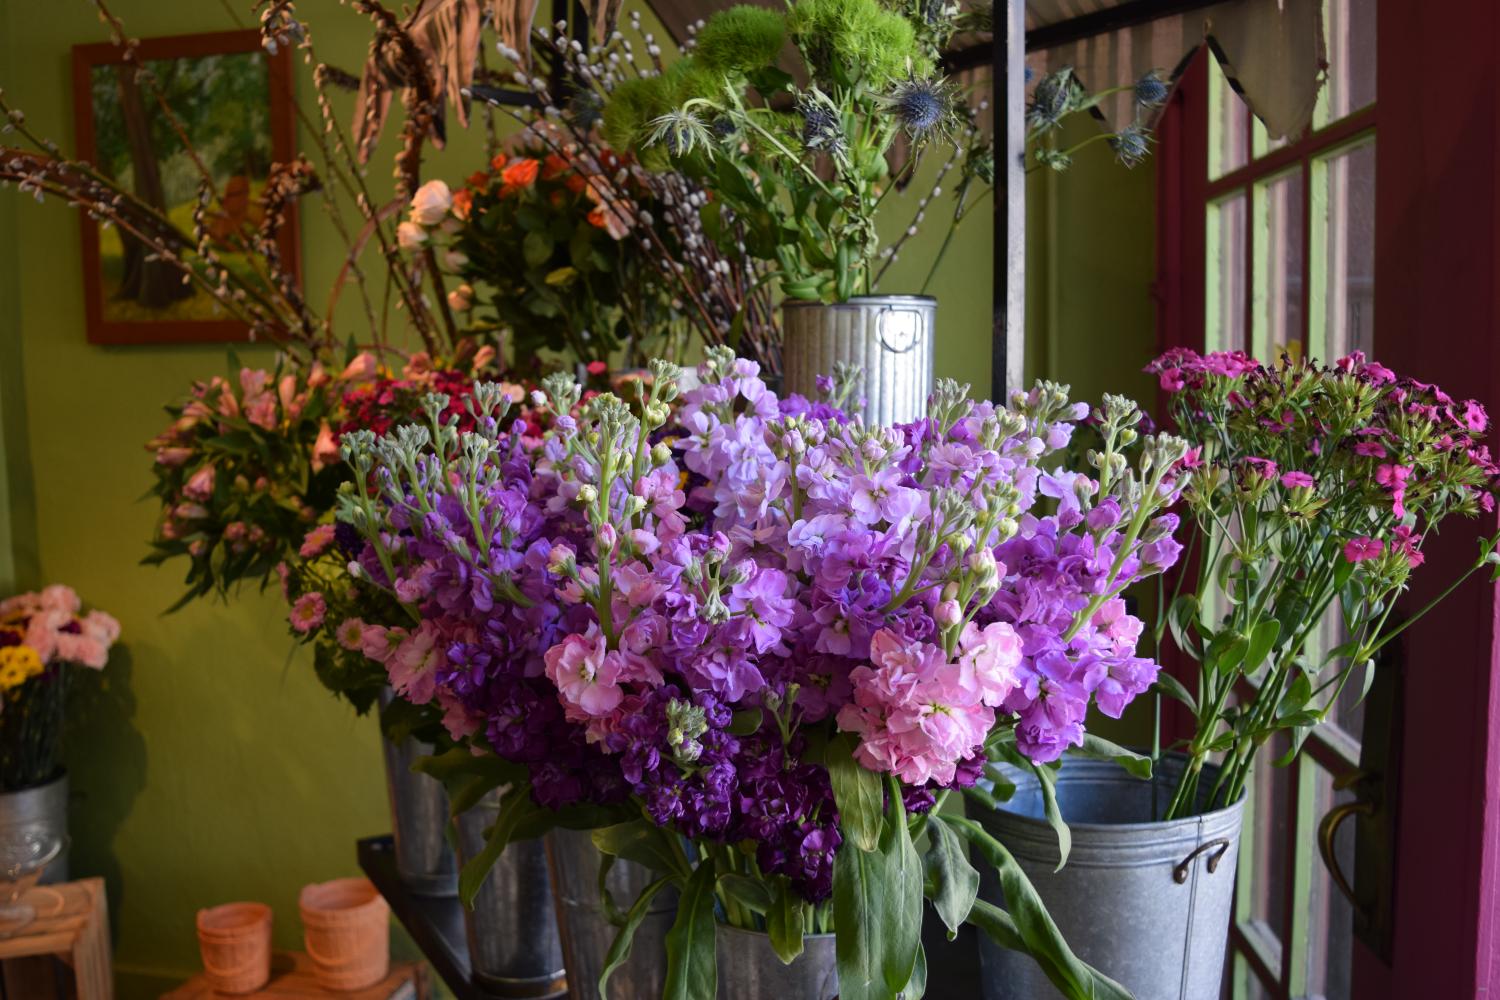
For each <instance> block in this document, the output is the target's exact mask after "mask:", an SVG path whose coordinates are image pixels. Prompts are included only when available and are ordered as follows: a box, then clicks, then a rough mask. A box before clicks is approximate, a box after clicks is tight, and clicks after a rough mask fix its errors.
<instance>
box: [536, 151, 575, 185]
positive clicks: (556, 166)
mask: <svg viewBox="0 0 1500 1000" xmlns="http://www.w3.org/2000/svg"><path fill="white" fill-rule="evenodd" d="M568 169H569V167H568V161H567V160H565V159H563V158H562V157H561V156H558V155H557V154H556V153H548V154H547V159H546V160H545V161H544V162H543V166H542V180H545V181H550V180H551V179H552V178H554V177H556V176H558V175H559V174H562V173H565V172H566V171H567V170H568Z"/></svg>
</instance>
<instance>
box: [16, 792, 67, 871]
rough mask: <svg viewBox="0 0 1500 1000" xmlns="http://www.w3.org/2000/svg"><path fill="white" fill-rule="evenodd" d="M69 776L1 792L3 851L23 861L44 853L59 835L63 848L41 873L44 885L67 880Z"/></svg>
mask: <svg viewBox="0 0 1500 1000" xmlns="http://www.w3.org/2000/svg"><path fill="white" fill-rule="evenodd" d="M67 836H68V776H67V775H66V774H64V775H62V776H60V777H58V778H56V779H54V780H52V781H49V782H47V784H45V785H37V786H36V787H35V788H23V789H22V790H21V791H19V792H4V793H0V850H3V852H5V853H8V854H9V855H11V857H12V858H13V860H15V861H21V860H24V859H26V858H35V857H37V856H40V855H44V854H45V853H46V852H48V851H50V850H51V849H52V845H53V844H54V843H55V842H56V841H57V839H58V838H59V837H61V838H63V850H62V852H61V853H60V854H58V856H57V857H56V858H54V859H53V860H52V861H51V862H50V863H49V864H48V865H47V868H46V870H45V871H43V872H42V878H41V881H42V884H43V885H50V884H51V883H53V882H66V881H67V880H68V849H67Z"/></svg>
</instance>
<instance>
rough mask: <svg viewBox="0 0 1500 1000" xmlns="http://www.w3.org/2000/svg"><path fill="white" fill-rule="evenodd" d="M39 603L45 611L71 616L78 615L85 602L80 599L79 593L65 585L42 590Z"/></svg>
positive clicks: (57, 584) (54, 585)
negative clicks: (64, 613) (59, 612)
mask: <svg viewBox="0 0 1500 1000" xmlns="http://www.w3.org/2000/svg"><path fill="white" fill-rule="evenodd" d="M39 603H40V604H41V606H42V609H43V610H45V611H63V612H66V613H67V614H70V615H76V614H77V613H78V609H79V608H81V607H83V602H82V601H80V600H79V599H78V592H77V591H75V590H74V589H73V588H72V587H69V586H68V585H67V584H63V583H54V584H52V585H51V586H50V587H44V588H42V592H41V595H40V600H39Z"/></svg>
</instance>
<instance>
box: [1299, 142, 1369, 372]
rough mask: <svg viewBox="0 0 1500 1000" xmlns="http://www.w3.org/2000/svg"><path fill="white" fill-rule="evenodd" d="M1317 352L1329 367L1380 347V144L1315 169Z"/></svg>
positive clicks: (1349, 150) (1342, 153) (1348, 151)
mask: <svg viewBox="0 0 1500 1000" xmlns="http://www.w3.org/2000/svg"><path fill="white" fill-rule="evenodd" d="M1312 177H1313V188H1312V205H1311V207H1312V218H1313V260H1314V261H1315V267H1314V268H1313V290H1312V291H1313V297H1314V300H1315V301H1314V302H1313V304H1312V321H1313V351H1314V353H1315V354H1317V355H1318V357H1319V358H1320V359H1322V360H1324V361H1332V360H1334V359H1336V358H1341V357H1343V356H1344V355H1346V354H1348V353H1349V352H1351V351H1356V350H1358V351H1364V352H1365V353H1366V354H1373V352H1374V345H1375V140H1374V139H1373V138H1372V139H1367V140H1365V141H1363V142H1360V143H1359V144H1357V145H1354V146H1350V147H1345V148H1344V149H1341V150H1339V151H1338V152H1336V153H1334V154H1333V155H1332V156H1329V157H1328V158H1326V159H1322V160H1317V161H1314V163H1313V168H1312Z"/></svg>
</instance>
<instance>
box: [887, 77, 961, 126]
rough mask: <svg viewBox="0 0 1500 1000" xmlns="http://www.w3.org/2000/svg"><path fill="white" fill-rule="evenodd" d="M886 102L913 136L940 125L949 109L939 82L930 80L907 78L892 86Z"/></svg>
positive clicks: (945, 95) (945, 93)
mask: <svg viewBox="0 0 1500 1000" xmlns="http://www.w3.org/2000/svg"><path fill="white" fill-rule="evenodd" d="M889 105H890V108H891V110H893V111H894V112H895V113H896V117H897V118H899V119H900V120H901V125H902V126H903V127H904V128H905V129H906V133H907V135H909V136H911V137H912V138H913V139H915V138H918V137H920V136H923V135H926V134H927V133H928V132H930V131H932V130H933V129H934V128H937V127H938V126H939V125H941V124H942V123H943V121H944V119H946V118H947V117H948V114H949V111H950V110H951V106H950V104H949V101H948V94H947V92H946V91H945V90H944V89H943V85H942V83H941V82H933V81H930V80H915V79H913V80H907V81H906V82H905V83H903V84H901V86H899V87H897V88H896V92H895V93H894V94H892V95H891V97H890V99H889Z"/></svg>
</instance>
